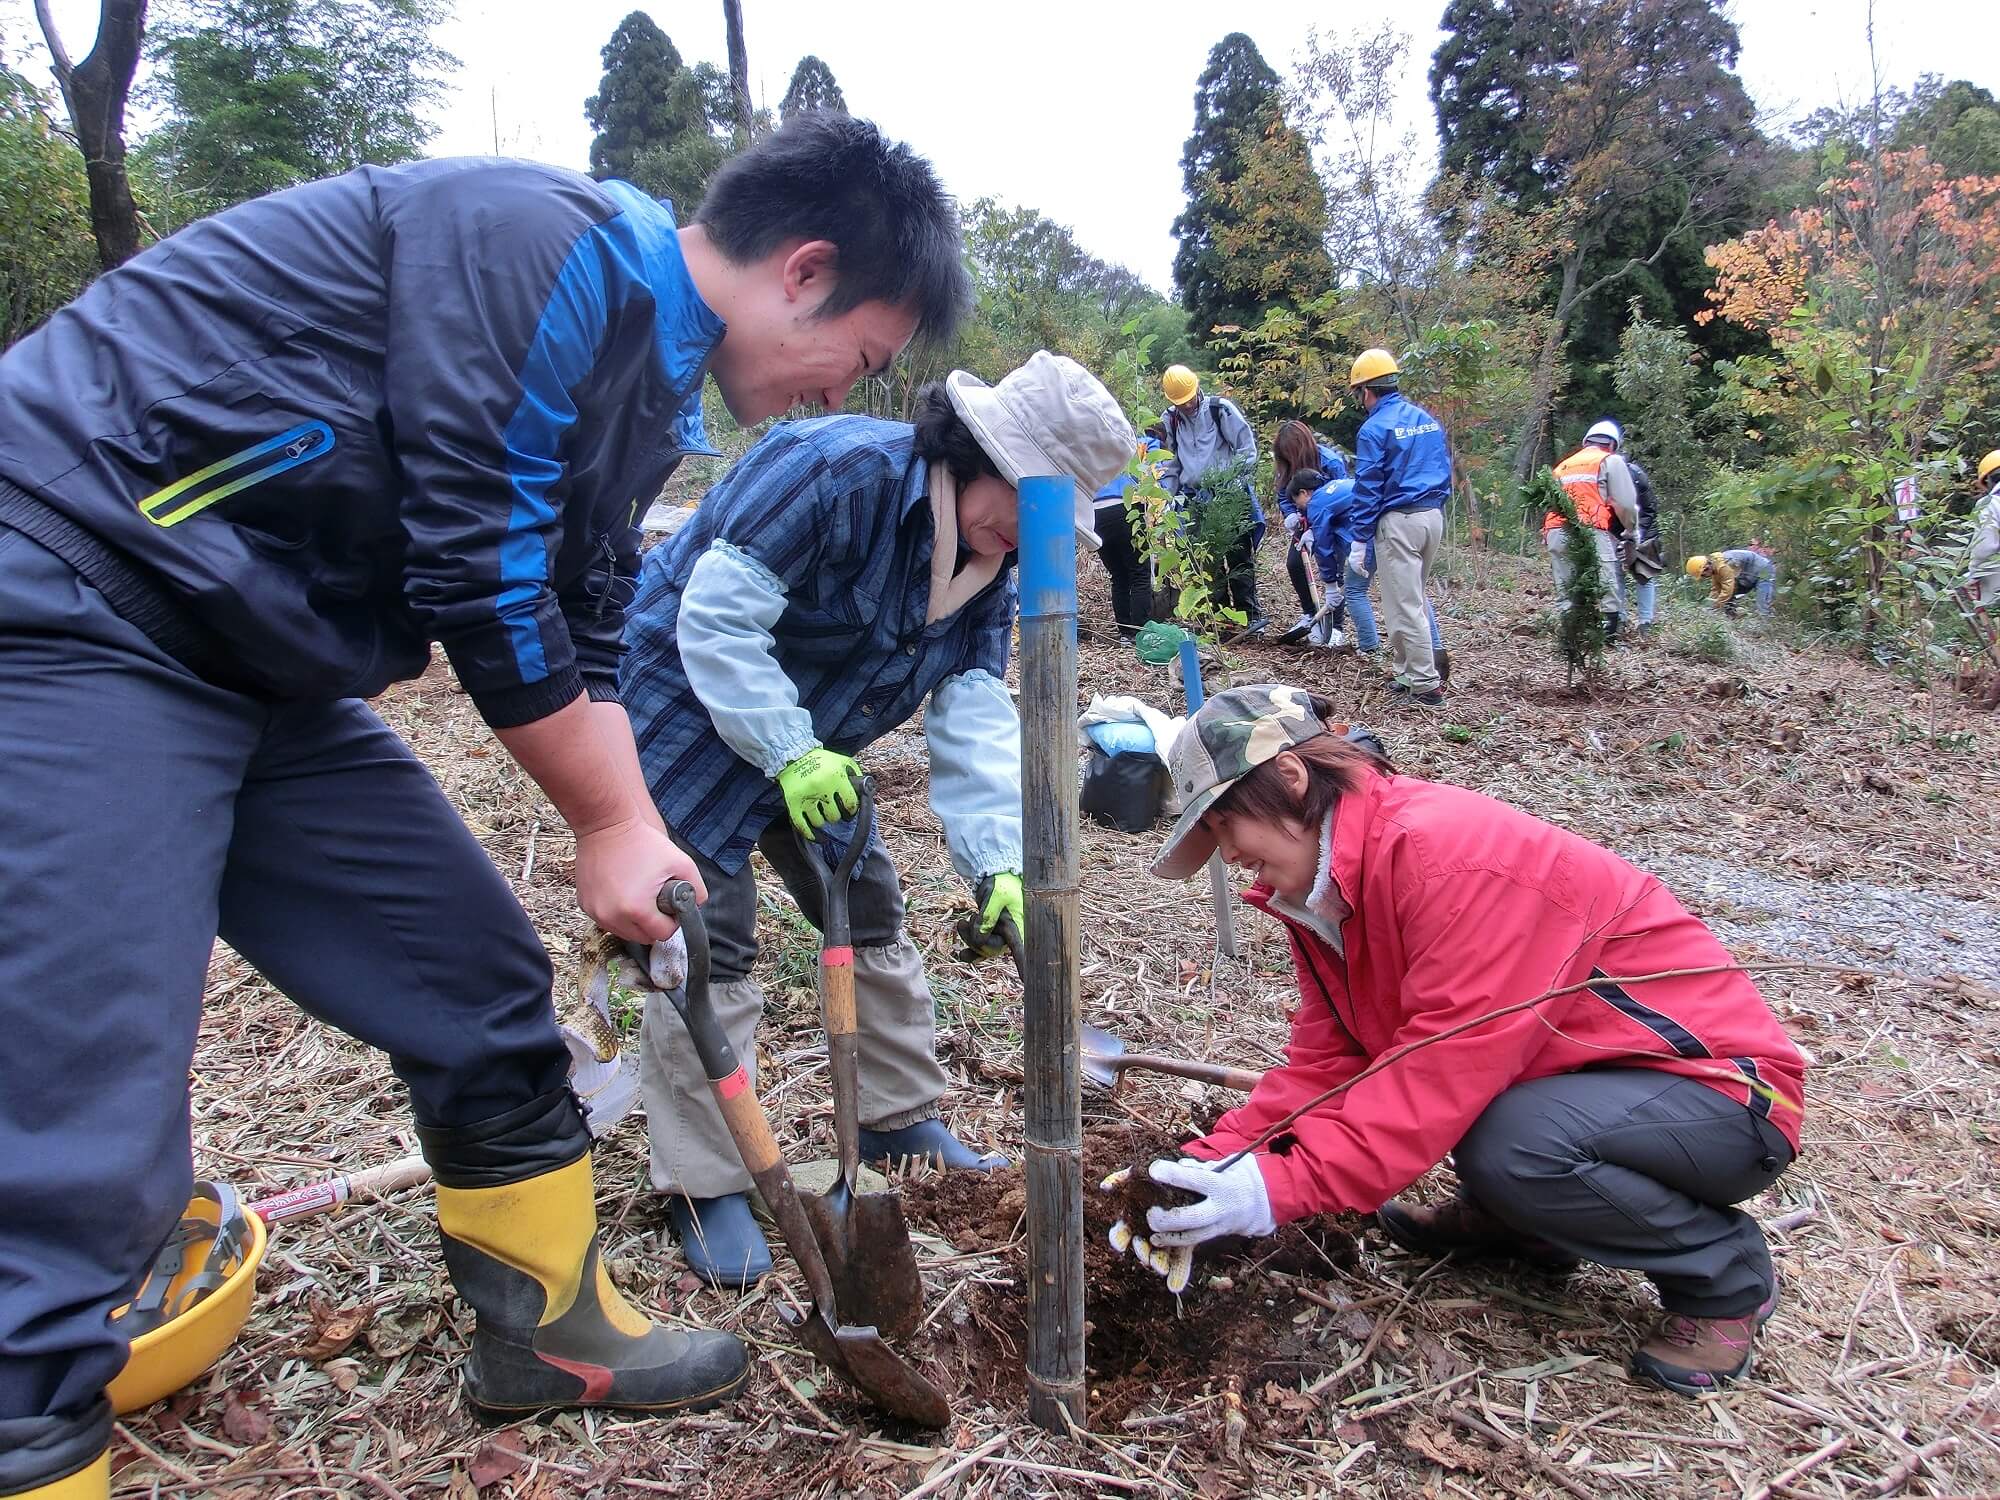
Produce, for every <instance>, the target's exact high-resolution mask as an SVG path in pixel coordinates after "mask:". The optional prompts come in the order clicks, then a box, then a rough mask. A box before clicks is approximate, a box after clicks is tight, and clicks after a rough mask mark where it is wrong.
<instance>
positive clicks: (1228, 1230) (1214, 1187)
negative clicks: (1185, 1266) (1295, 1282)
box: [1146, 1156, 1278, 1250]
mask: <svg viewBox="0 0 2000 1500" xmlns="http://www.w3.org/2000/svg"><path fill="white" fill-rule="evenodd" d="M1146 1175H1147V1176H1149V1177H1151V1178H1152V1179H1153V1181H1155V1182H1157V1183H1160V1184H1162V1185H1164V1186H1166V1187H1175V1188H1180V1189H1182V1190H1183V1191H1185V1192H1190V1193H1199V1194H1201V1202H1199V1203H1195V1204H1191V1205H1189V1206H1188V1207H1186V1208H1150V1209H1148V1210H1146V1227H1147V1228H1148V1229H1150V1230H1151V1231H1152V1242H1153V1246H1154V1248H1156V1249H1162V1248H1164V1249H1167V1250H1180V1249H1190V1250H1191V1249H1193V1248H1194V1247H1195V1246H1196V1245H1199V1244H1202V1243H1204V1242H1205V1241H1208V1240H1214V1239H1220V1238H1222V1237H1223V1236H1224V1235H1230V1234H1248V1235H1258V1236H1262V1235H1267V1234H1275V1233H1276V1232H1277V1229H1278V1223H1277V1220H1275V1219H1273V1218H1272V1217H1271V1197H1270V1194H1269V1193H1268V1192H1266V1191H1265V1188H1264V1171H1263V1168H1261V1167H1259V1166H1258V1165H1257V1158H1256V1157H1255V1156H1245V1157H1241V1158H1239V1159H1238V1160H1236V1161H1234V1162H1232V1163H1231V1164H1230V1165H1228V1166H1227V1167H1221V1168H1218V1167H1217V1166H1216V1165H1215V1164H1214V1163H1213V1162H1205V1161H1196V1160H1195V1159H1194V1158H1193V1157H1191V1156H1183V1157H1182V1158H1181V1159H1180V1160H1179V1161H1156V1162H1154V1163H1153V1165H1152V1166H1151V1167H1149V1168H1148V1169H1147V1173H1146Z"/></svg>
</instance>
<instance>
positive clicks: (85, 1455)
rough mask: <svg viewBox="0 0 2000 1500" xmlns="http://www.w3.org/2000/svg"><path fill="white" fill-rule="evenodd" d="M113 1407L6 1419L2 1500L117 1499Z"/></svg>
mask: <svg viewBox="0 0 2000 1500" xmlns="http://www.w3.org/2000/svg"><path fill="white" fill-rule="evenodd" d="M110 1442H111V1403H110V1402H109V1401H107V1400H105V1399H104V1398H103V1397H101V1396H100V1397H99V1398H98V1399H97V1400H96V1401H95V1402H94V1403H92V1405H91V1406H89V1407H88V1408H86V1409H85V1410H84V1411H83V1412H81V1413H75V1412H69V1413H65V1414H62V1415H58V1416H41V1417H6V1418H0V1496H5V1497H6V1500H106V1497H107V1496H108V1495H110V1493H111V1460H110V1457H109V1455H108V1454H107V1453H106V1452H105V1449H106V1448H107V1447H108V1446H109V1445H110Z"/></svg>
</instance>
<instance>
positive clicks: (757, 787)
mask: <svg viewBox="0 0 2000 1500" xmlns="http://www.w3.org/2000/svg"><path fill="white" fill-rule="evenodd" d="M914 437H915V429H913V428H911V427H910V426H908V425H907V424H905V423H901V422H882V421H877V420H875V419H874V418H872V417H852V416H840V417H821V418H817V419H815V420H813V421H809V422H792V423H785V424H782V425H780V426H777V427H774V428H773V429H772V430H771V431H770V432H769V433H767V434H766V435H765V436H764V438H763V439H762V441H760V442H759V443H758V444H757V445H756V446H755V447H754V448H752V449H751V450H750V451H749V452H748V453H747V454H745V455H744V456H743V459H742V461H741V462H739V463H738V464H737V465H736V467H735V468H733V469H731V470H730V471H729V473H728V474H727V475H725V476H724V477H723V480H722V482H721V483H720V484H718V485H717V486H716V487H715V488H714V489H712V490H710V491H709V492H708V494H707V495H706V496H705V497H704V498H703V499H702V502H701V504H700V505H699V506H697V507H696V509H695V512H694V515H693V517H692V518H691V519H690V520H689V522H688V524H687V525H686V526H684V527H683V528H682V529H681V530H680V532H679V533H677V534H676V535H675V536H674V537H673V538H672V539H671V540H670V541H667V542H664V543H662V544H661V545H660V546H658V547H656V548H654V549H653V551H652V552H650V553H649V554H647V557H646V560H645V564H644V566H643V567H642V568H641V570H640V575H639V592H638V596H637V597H636V598H635V599H634V600H633V602H632V605H631V608H630V609H628V610H627V611H626V644H627V647H628V649H627V651H626V654H625V658H624V662H623V665H622V670H621V675H620V678H619V693H620V696H621V697H622V698H623V700H624V702H625V707H626V710H627V711H628V712H629V713H630V714H631V716H632V727H633V734H634V737H635V738H636V740H637V741H638V746H639V763H640V765H641V767H642V768H643V769H644V771H645V774H646V781H647V784H648V786H649V787H650V789H651V791H652V794H653V800H654V802H655V804H656V805H657V806H658V807H659V809H660V815H661V816H662V817H664V818H665V819H666V821H667V825H668V826H669V827H670V828H671V829H672V830H673V831H674V835H675V837H676V838H678V839H680V840H682V841H683V842H685V843H687V844H690V845H692V846H693V847H694V848H696V849H698V850H700V851H701V852H702V853H703V854H704V855H706V856H707V857H708V858H709V859H712V860H714V861H715V863H716V864H718V865H720V866H721V867H722V869H723V870H724V872H725V873H728V874H734V873H735V872H736V871H737V870H739V869H741V868H742V866H743V862H744V861H745V860H746V859H748V858H749V857H750V850H751V848H752V847H753V846H754V845H755V843H756V841H757V837H758V835H759V834H761V833H762V832H763V831H764V829H765V828H766V827H768V826H769V825H770V823H771V822H772V821H773V820H774V819H776V818H777V817H779V816H781V815H782V814H783V812H784V798H783V796H782V795H781V794H780V793H779V791H778V786H777V783H776V782H775V781H773V780H771V779H770V777H768V776H767V775H765V773H764V771H763V770H762V769H761V768H759V767H757V766H754V765H751V764H750V763H749V762H748V761H745V760H743V759H742V758H741V757H739V756H738V755H737V754H736V752H735V751H733V750H732V749H730V747H729V746H728V745H726V744H725V743H723V741H722V739H721V738H720V737H719V736H718V735H717V733H716V730H715V726H714V724H713V722H712V721H711V720H710V718H709V714H708V710H707V709H706V708H705V707H704V706H703V705H702V703H701V701H700V700H699V698H697V697H696V695H695V692H694V689H693V687H692V686H691V685H690V683H689V681H688V677H687V672H686V669H685V667H684V666H683V665H682V662H681V654H680V649H679V646H678V643H677V641H676V622H677V621H678V619H679V615H680V608H681V599H682V595H683V593H684V592H685V590H686V588H687V584H688V578H689V576H690V575H691V574H692V573H693V571H694V566H695V562H696V561H697V559H699V558H700V557H701V555H702V554H703V553H704V552H705V551H707V550H708V548H709V546H710V545H711V543H714V542H718V541H720V542H724V543H727V544H728V545H729V546H731V547H733V548H734V549H736V550H737V551H738V552H740V553H742V554H744V555H745V556H747V557H748V558H749V559H750V560H751V562H753V563H754V564H756V565H758V566H760V567H761V568H762V569H765V570H768V572H769V573H770V574H771V575H772V576H774V577H775V578H776V579H777V581H778V582H779V583H780V584H781V585H782V586H783V590H784V595H785V604H784V612H783V614H782V616H780V618H779V619H778V621H777V623H776V625H775V626H774V627H773V629H772V636H773V638H774V646H773V655H774V656H775V658H776V660H777V663H778V665H779V667H780V668H782V669H783V671H784V674H785V676H786V677H787V678H789V679H790V681H791V683H792V685H793V687H794V688H795V689H796V691H797V693H798V701H799V706H800V708H802V709H803V710H805V711H806V712H807V713H808V714H810V715H811V718H812V726H813V733H814V734H815V735H816V736H817V737H818V738H819V740H820V741H821V742H822V743H824V744H826V745H829V746H831V747H832V748H834V749H836V750H839V751H841V752H842V753H844V754H847V755H858V754H859V753H860V751H861V750H862V749H863V748H864V747H865V746H867V745H869V744H871V743H872V742H873V741H875V740H877V739H879V738H880V737H881V736H882V735H884V734H887V733H888V732H889V731H890V730H891V729H894V728H896V727H897V726H898V725H900V724H903V723H905V722H906V721H907V720H909V719H910V718H911V717H912V716H913V715H914V714H915V713H916V712H917V710H918V709H919V708H920V707H922V705H923V703H924V700H925V699H926V698H927V697H928V696H929V695H930V694H931V692H932V691H933V690H934V689H935V688H937V686H938V685H939V684H940V683H942V682H944V681H945V680H946V679H947V678H950V677H953V676H955V675H957V674H959V673H964V672H973V671H983V672H987V673H990V674H991V675H992V676H994V677H996V678H998V677H1004V676H1005V674H1006V670H1007V655H1008V650H1009V646H1010V644H1011V640H1012V635H1013V620H1014V606H1015V588H1014V574H1013V570H1012V569H1003V570H1002V571H1001V573H1000V576H999V577H998V578H997V579H996V580H995V581H994V582H993V583H992V584H990V585H989V586H988V587H987V588H985V589H984V590H982V591H981V592H980V593H979V594H978V595H976V596H975V597H974V598H973V599H972V600H971V601H970V602H969V603H968V604H966V605H965V607H964V608H962V609H959V610H957V611H956V612H954V613H953V614H950V615H948V616H946V617H945V618H944V619H942V620H939V621H937V622H935V623H934V624H929V625H926V624H925V623H924V615H925V613H926V609H927V606H928V604H929V600H930V565H931V547H932V537H933V531H932V525H931V514H930V505H929V500H928V488H927V486H928V466H927V465H926V464H925V463H924V462H923V460H921V459H919V458H918V457H917V456H916V454H915V452H914V444H913V440H914ZM744 706H746V707H747V706H749V705H744ZM933 774H934V778H935V771H934V773H933Z"/></svg>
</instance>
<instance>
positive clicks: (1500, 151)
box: [1430, 0, 1760, 481]
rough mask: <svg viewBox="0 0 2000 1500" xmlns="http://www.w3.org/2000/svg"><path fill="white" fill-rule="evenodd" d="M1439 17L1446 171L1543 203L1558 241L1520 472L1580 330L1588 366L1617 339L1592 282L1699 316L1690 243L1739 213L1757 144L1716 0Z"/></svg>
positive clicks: (1546, 4)
mask: <svg viewBox="0 0 2000 1500" xmlns="http://www.w3.org/2000/svg"><path fill="white" fill-rule="evenodd" d="M1442 24H1443V27H1444V29H1445V30H1446V31H1447V32H1448V33H1449V34H1448V35H1447V37H1446V39H1445V41H1444V43H1443V44H1442V45H1440V47H1439V48H1438V50H1437V52H1436V54H1435V55H1434V57H1433V60H1432V65H1431V73H1430V89H1431V100H1432V103H1433V105H1434V106H1435V108H1436V111H1437V122H1438V135H1439V140H1440V143H1441V146H1442V163H1443V166H1444V169H1445V170H1446V171H1447V172H1449V173H1460V174H1465V175H1467V176H1470V177H1474V178H1478V179H1482V180H1484V181H1487V182H1490V183H1492V184H1494V185H1495V186H1496V188H1497V189H1498V190H1499V192H1500V195H1501V196H1502V198H1503V199H1504V201H1506V202H1507V203H1508V205H1509V206H1510V207H1514V208H1516V209H1520V210H1523V211H1527V212H1538V213H1543V214H1545V215H1546V216H1547V223H1546V225H1545V229H1544V233H1545V235H1546V236H1547V237H1548V238H1550V239H1560V240H1561V242H1562V244H1563V250H1562V253H1561V254H1560V255H1558V256H1557V257H1555V261H1554V265H1553V269H1552V272H1551V276H1550V285H1549V289H1548V306H1549V312H1550V317H1549V319H1548V332H1547V335H1546V337H1545V340H1544V343H1543V347H1542V351H1541V353H1540V354H1539V356H1538V357H1537V360H1536V367H1535V375H1534V391H1533V399H1532V402H1531V406H1530V409H1529V412H1528V415H1527V417H1526V419H1525V420H1524V422H1523V424H1522V429H1521V431H1520V433H1519V435H1518V441H1517V444H1516V451H1515V462H1514V472H1515V474H1516V476H1517V477H1518V478H1519V479H1521V480H1523V481H1525V480H1526V479H1527V477H1528V475H1529V474H1530V473H1531V472H1532V470H1533V468H1534V466H1535V464H1536V463H1537V462H1538V461H1540V458H1541V455H1542V453H1543V451H1544V444H1545V442H1546V437H1547V433H1548V430H1549V425H1550V421H1549V419H1550V416H1551V412H1552V409H1553V407H1554V403H1555V395H1556V388H1557V386H1558V385H1559V384H1560V377H1561V368H1560V367H1561V365H1562V363H1563V358H1564V356H1565V354H1566V353H1567V354H1574V353H1575V352H1576V347H1577V343H1578V337H1577V336H1578V334H1579V333H1582V334H1594V337H1592V338H1591V339H1590V347H1589V363H1590V365H1591V366H1592V367H1593V368H1594V367H1595V366H1596V365H1597V364H1600V363H1602V362H1604V361H1608V360H1609V359H1610V358H1611V355H1612V351H1613V350H1615V348H1616V346H1617V325H1616V322H1615V314H1614V315H1612V318H1613V320H1612V321H1607V323H1606V324H1605V325H1604V326H1602V327H1601V328H1598V329H1595V330H1593V329H1592V328H1590V327H1589V326H1587V325H1586V324H1585V320H1586V319H1587V318H1588V317H1589V316H1590V315H1591V313H1592V311H1593V308H1594V306H1595V305H1596V304H1597V302H1598V299H1599V297H1600V294H1601V293H1603V292H1605V291H1606V290H1607V289H1609V288H1611V287H1613V286H1619V285H1621V284H1624V285H1626V286H1628V287H1632V288H1634V289H1636V290H1637V291H1638V292H1639V294H1640V296H1641V298H1642V300H1643V301H1644V302H1645V303H1646V305H1647V306H1648V307H1649V308H1650V309H1651V310H1653V311H1654V312H1656V313H1657V314H1658V315H1660V316H1663V317H1664V316H1675V317H1677V318H1678V317H1685V316H1687V315H1689V314H1691V313H1692V312H1693V311H1694V310H1696V309H1697V308H1698V306H1699V301H1700V294H1701V292H1702V291H1703V290H1705V287H1706V284H1707V281H1708V277H1707V273H1706V268H1705V266H1704V265H1703V264H1702V262H1701V259H1700V252H1701V247H1702V246H1704V245H1705V244H1707V243H1709V242H1710V241H1711V240H1712V239H1713V238H1714V237H1715V235H1716V234H1717V233H1718V232H1726V231H1728V230H1729V229H1730V228H1731V227H1733V226H1735V225H1739V224H1740V222H1741V220H1742V216H1744V215H1746V214H1747V213H1748V212H1749V207H1750V203H1751V200H1752V196H1753V195H1752V193H1751V192H1750V191H1748V190H1747V189H1746V179H1747V177H1748V175H1749V172H1750V168H1751V165H1752V163H1753V162H1754V160H1755V158H1756V155H1757V152H1758V149H1759V144H1760V143H1759V142H1758V138H1757V136H1756V133H1755V131H1754V129H1753V128H1752V126H1751V119H1752V114H1753V109H1752V106H1751V104H1750V100H1749V96H1748V95H1747V94H1746V93H1745V91H1744V89H1743V85H1742V81H1741V80H1740V79H1739V78H1738V77H1737V76H1736V74H1735V71H1734V69H1735V66H1736V58H1737V51H1738V40H1737V35H1736V28H1735V26H1734V25H1733V24H1732V23H1731V22H1730V20H1729V18H1728V17H1727V15H1725V14H1724V13H1723V12H1722V11H1721V10H1720V9H1719V8H1718V6H1717V4H1716V0H1450V3H1449V4H1448V5H1447V7H1446V9H1445V13H1444V17H1443V22H1442ZM1628 295H1629V293H1628ZM1605 300H1608V299H1605ZM1603 394H1605V392H1603V391H1601V390H1599V391H1593V392H1592V395H1593V397H1596V398H1600V399H1601V397H1602V395H1603Z"/></svg>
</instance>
